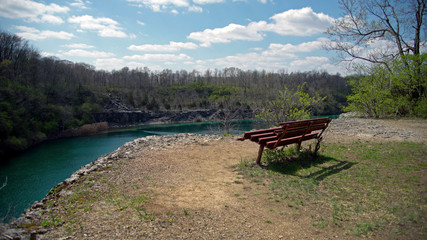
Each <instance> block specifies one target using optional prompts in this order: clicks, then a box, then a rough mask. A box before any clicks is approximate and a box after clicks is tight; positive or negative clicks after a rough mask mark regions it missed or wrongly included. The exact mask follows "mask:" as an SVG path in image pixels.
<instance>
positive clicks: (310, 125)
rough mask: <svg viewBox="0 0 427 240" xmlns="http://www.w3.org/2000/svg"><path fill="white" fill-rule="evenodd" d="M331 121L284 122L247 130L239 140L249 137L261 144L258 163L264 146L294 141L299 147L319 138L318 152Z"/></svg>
mask: <svg viewBox="0 0 427 240" xmlns="http://www.w3.org/2000/svg"><path fill="white" fill-rule="evenodd" d="M330 122H331V119H329V118H317V119H309V120H299V121H292V122H283V123H279V127H275V128H268V129H261V130H255V131H249V132H245V133H244V134H243V137H241V138H238V139H237V140H239V141H244V140H245V139H249V140H251V141H252V142H256V143H258V144H259V151H258V157H257V159H256V163H257V164H260V162H261V157H262V153H263V151H264V148H268V149H275V148H277V147H280V146H285V145H289V144H293V143H296V144H298V148H300V147H301V143H302V142H303V141H307V140H310V139H317V140H318V141H317V144H316V148H315V150H314V151H315V152H317V150H318V149H319V147H320V140H321V136H322V134H323V132H324V131H325V129H326V128H327V127H328V125H329V123H330Z"/></svg>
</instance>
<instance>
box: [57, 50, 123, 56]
mask: <svg viewBox="0 0 427 240" xmlns="http://www.w3.org/2000/svg"><path fill="white" fill-rule="evenodd" d="M59 55H60V56H69V57H89V58H109V57H114V56H115V54H114V53H109V52H101V51H87V50H83V49H72V50H70V51H67V52H61V53H60V54H59Z"/></svg>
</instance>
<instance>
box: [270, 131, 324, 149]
mask: <svg viewBox="0 0 427 240" xmlns="http://www.w3.org/2000/svg"><path fill="white" fill-rule="evenodd" d="M317 134H318V133H310V134H307V135H305V136H304V137H303V138H302V140H301V136H297V137H291V138H286V139H282V140H281V141H280V142H279V144H278V145H277V146H278V147H280V146H285V145H289V144H293V143H298V142H299V141H307V140H310V139H313V138H316V137H317ZM276 142H277V140H276V141H269V142H267V143H266V144H265V147H266V148H268V149H274V145H275V144H276Z"/></svg>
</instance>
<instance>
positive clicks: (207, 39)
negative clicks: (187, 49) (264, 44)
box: [187, 23, 263, 47]
mask: <svg viewBox="0 0 427 240" xmlns="http://www.w3.org/2000/svg"><path fill="white" fill-rule="evenodd" d="M261 24H262V23H261ZM258 25H259V23H250V24H249V25H248V26H243V25H239V24H233V23H232V24H229V25H228V26H226V27H223V28H215V29H205V30H204V31H203V32H193V33H190V35H189V36H188V37H187V38H189V39H193V40H197V41H200V42H202V44H201V46H205V47H207V46H210V45H211V44H212V43H228V42H231V41H232V40H247V41H260V40H262V39H263V35H262V34H261V33H260V32H259V31H258Z"/></svg>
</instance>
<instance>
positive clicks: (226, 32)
mask: <svg viewBox="0 0 427 240" xmlns="http://www.w3.org/2000/svg"><path fill="white" fill-rule="evenodd" d="M270 19H271V20H272V22H271V23H267V22H265V21H259V22H251V23H249V24H248V25H247V26H244V25H238V24H229V25H228V26H226V27H223V28H215V29H205V30H204V31H202V32H193V33H190V35H188V36H187V38H189V39H193V40H197V41H200V42H201V43H202V44H201V46H210V45H211V44H212V43H228V42H231V41H233V40H247V41H261V40H263V38H264V34H265V32H274V33H277V34H279V35H293V36H311V35H315V34H318V33H322V32H324V31H325V30H326V28H327V27H328V26H330V24H332V22H333V20H334V19H333V18H332V17H329V16H328V15H325V14H323V13H315V12H313V10H312V9H311V8H310V7H307V8H302V9H296V10H295V9H292V10H288V11H285V12H283V13H279V14H276V15H274V16H272V17H271V18H270Z"/></svg>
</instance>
